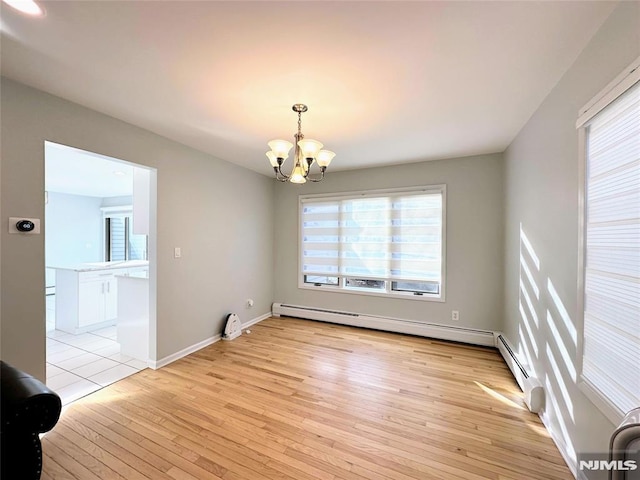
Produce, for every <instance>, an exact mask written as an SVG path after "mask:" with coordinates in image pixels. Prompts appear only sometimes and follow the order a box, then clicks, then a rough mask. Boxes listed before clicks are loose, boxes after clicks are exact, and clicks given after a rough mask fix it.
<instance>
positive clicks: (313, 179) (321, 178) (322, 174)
mask: <svg viewBox="0 0 640 480" xmlns="http://www.w3.org/2000/svg"><path fill="white" fill-rule="evenodd" d="M326 169H327V167H320V178H318V177H316V178H313V177H310V176H309V175H308V174H307V177H306V178H307V180H310V181H312V182H314V183H318V182H321V181H322V180H324V171H325V170H326Z"/></svg>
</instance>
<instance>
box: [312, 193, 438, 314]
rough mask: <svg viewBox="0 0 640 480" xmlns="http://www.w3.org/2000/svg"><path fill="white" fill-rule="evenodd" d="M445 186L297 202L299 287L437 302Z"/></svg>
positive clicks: (330, 196)
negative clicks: (298, 216)
mask: <svg viewBox="0 0 640 480" xmlns="http://www.w3.org/2000/svg"><path fill="white" fill-rule="evenodd" d="M445 191H446V188H445V186H444V185H435V186H426V187H415V188H411V189H401V190H373V191H365V192H354V193H348V194H343V195H313V196H312V195H305V196H301V197H300V246H299V249H300V281H299V287H300V288H310V289H321V290H325V291H336V292H338V291H339V292H342V293H353V294H363V295H384V296H395V297H398V298H415V299H422V300H436V301H444V272H445V261H444V260H445V255H444V252H445Z"/></svg>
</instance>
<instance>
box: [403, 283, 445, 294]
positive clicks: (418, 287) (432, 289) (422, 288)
mask: <svg viewBox="0 0 640 480" xmlns="http://www.w3.org/2000/svg"><path fill="white" fill-rule="evenodd" d="M391 290H394V291H397V292H420V293H435V294H438V293H440V283H438V282H391Z"/></svg>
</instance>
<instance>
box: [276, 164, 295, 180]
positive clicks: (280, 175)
mask: <svg viewBox="0 0 640 480" xmlns="http://www.w3.org/2000/svg"><path fill="white" fill-rule="evenodd" d="M281 166H282V164H280V165H278V166H277V167H273V169H274V170H275V172H276V179H278V181H280V182H286V181H287V180H289V178H291V176H290V175H285V174H284V173H282V169H281V168H280V167H281Z"/></svg>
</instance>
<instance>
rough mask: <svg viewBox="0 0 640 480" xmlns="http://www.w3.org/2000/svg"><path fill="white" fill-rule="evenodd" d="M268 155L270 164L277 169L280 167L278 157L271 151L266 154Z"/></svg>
mask: <svg viewBox="0 0 640 480" xmlns="http://www.w3.org/2000/svg"><path fill="white" fill-rule="evenodd" d="M266 155H267V158H268V159H269V163H271V166H272V167H273V168H276V167H277V166H278V157H276V154H275V153H273V151H271V150H270V151H268V152H267V153H266Z"/></svg>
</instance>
